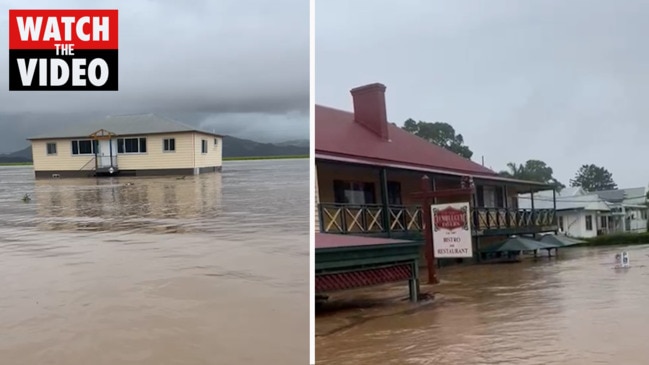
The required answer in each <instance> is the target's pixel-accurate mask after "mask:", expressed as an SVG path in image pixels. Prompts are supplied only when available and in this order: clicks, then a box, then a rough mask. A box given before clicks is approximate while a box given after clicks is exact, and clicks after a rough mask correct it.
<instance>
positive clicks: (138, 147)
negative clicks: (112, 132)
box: [117, 137, 146, 153]
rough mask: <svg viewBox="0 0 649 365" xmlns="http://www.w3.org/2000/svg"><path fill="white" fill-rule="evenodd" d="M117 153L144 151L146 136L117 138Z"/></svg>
mask: <svg viewBox="0 0 649 365" xmlns="http://www.w3.org/2000/svg"><path fill="white" fill-rule="evenodd" d="M117 153H146V138H143V137H140V138H118V139H117Z"/></svg>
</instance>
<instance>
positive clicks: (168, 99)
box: [0, 0, 309, 153]
mask: <svg viewBox="0 0 649 365" xmlns="http://www.w3.org/2000/svg"><path fill="white" fill-rule="evenodd" d="M116 4H119V5H118V6H117V5H116ZM23 8H28V9H29V8H32V9H38V8H45V9H56V8H80V9H86V8H100V9H101V8H105V9H114V8H117V9H119V27H120V28H119V35H120V38H119V47H120V49H119V52H120V53H119V55H120V60H119V88H120V90H119V91H118V92H84V93H81V92H74V93H73V92H9V91H7V90H8V75H7V71H6V68H3V70H5V71H2V72H0V131H2V133H0V153H3V152H11V151H14V150H16V149H19V148H24V147H26V146H27V145H28V143H27V142H26V141H25V138H27V137H28V136H29V135H32V134H34V133H35V132H39V131H44V129H47V130H50V129H52V128H55V127H56V126H57V125H60V124H61V123H71V122H78V121H83V120H88V119H96V118H97V117H103V116H106V115H111V114H127V113H128V114H130V113H151V112H152V113H158V114H161V115H166V116H171V117H174V118H177V119H179V120H181V121H184V122H188V123H193V124H195V125H202V126H203V127H205V128H208V129H210V130H212V129H216V130H217V131H218V132H219V133H222V134H231V135H234V136H237V137H243V138H251V139H255V140H260V141H283V140H292V139H308V138H309V116H308V111H309V2H308V1H305V0H274V1H272V2H269V1H266V0H245V1H240V0H218V1H208V0H195V1H187V2H184V1H171V0H148V1H147V0H133V1H118V2H116V1H114V0H113V1H101V0H100V1H93V2H88V1H82V0H57V1H51V0H50V1H44V0H34V1H30V2H29V4H26V3H25V2H24V1H18V0H10V1H9V0H0V35H3V36H0V50H2V53H0V59H5V60H6V59H7V58H8V44H7V39H8V37H7V36H6V32H7V29H8V23H7V21H8V9H23ZM2 85H4V86H2Z"/></svg>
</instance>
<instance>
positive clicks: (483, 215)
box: [318, 203, 557, 234]
mask: <svg viewBox="0 0 649 365" xmlns="http://www.w3.org/2000/svg"><path fill="white" fill-rule="evenodd" d="M384 209H385V208H384V207H383V205H381V204H368V205H351V204H333V203H321V204H319V207H318V211H319V220H318V222H319V224H320V231H321V232H324V233H384V232H387V231H388V228H389V231H390V232H418V231H421V229H422V228H421V227H422V224H421V219H422V214H421V207H420V206H405V205H390V206H388V208H387V212H384ZM386 213H387V214H386ZM471 219H472V222H471V223H472V228H473V230H474V233H475V234H489V233H491V231H502V232H503V233H506V231H508V230H509V231H516V232H519V233H525V232H527V231H530V232H534V231H539V230H547V229H550V228H552V227H555V226H556V225H557V221H556V211H555V210H553V209H534V210H532V209H512V208H482V207H476V208H473V209H472V210H471Z"/></svg>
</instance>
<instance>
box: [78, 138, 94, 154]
mask: <svg viewBox="0 0 649 365" xmlns="http://www.w3.org/2000/svg"><path fill="white" fill-rule="evenodd" d="M96 150H97V141H93V140H90V139H82V140H75V141H72V154H73V155H93V154H95V151H96Z"/></svg>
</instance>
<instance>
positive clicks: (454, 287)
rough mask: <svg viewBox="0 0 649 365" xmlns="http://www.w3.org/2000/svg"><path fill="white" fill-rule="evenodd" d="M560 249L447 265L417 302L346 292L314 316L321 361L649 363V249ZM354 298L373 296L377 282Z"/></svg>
mask: <svg viewBox="0 0 649 365" xmlns="http://www.w3.org/2000/svg"><path fill="white" fill-rule="evenodd" d="M621 249H626V250H628V251H629V252H630V255H631V258H632V262H633V266H632V267H631V268H630V269H628V270H614V269H613V256H614V254H615V252H616V251H618V250H621ZM560 254H561V255H560V258H559V259H558V260H556V261H555V260H552V261H548V260H542V261H538V262H523V263H520V264H506V265H478V266H465V267H450V268H444V269H442V270H441V271H440V277H441V278H442V283H441V284H440V285H438V286H435V287H434V290H435V291H436V292H438V293H437V297H436V299H435V300H434V301H432V302H429V303H422V304H418V305H415V306H413V305H411V304H405V303H404V302H402V301H401V298H399V300H397V301H394V302H393V303H392V304H391V305H375V306H372V305H358V303H354V302H355V301H358V299H354V297H352V296H351V293H349V294H350V295H349V296H345V295H341V297H342V299H339V301H341V303H343V304H340V303H339V305H342V308H344V307H345V306H349V308H348V309H346V310H342V311H337V312H334V313H333V314H332V313H328V314H323V315H319V316H317V319H316V333H317V334H318V335H317V338H316V356H317V363H318V364H343V363H344V364H350V365H355V364H358V365H365V364H376V363H381V364H523V365H527V364H562V365H563V364H566V365H567V364H614V363H615V364H617V363H619V364H645V363H646V359H647V357H648V356H649V348H647V346H646V345H645V344H644V342H645V340H644V338H645V337H644V334H645V333H646V328H648V327H647V325H649V317H647V316H646V308H648V307H649V296H647V295H646V293H647V292H648V291H649V280H647V279H648V278H649V277H648V275H649V246H636V247H625V248H617V249H615V250H613V249H610V248H574V249H564V250H563V251H561V252H560ZM400 289H401V291H402V292H403V288H400ZM402 294H403V293H402ZM355 295H357V296H360V297H363V298H365V299H364V300H367V297H368V296H369V297H370V298H371V296H372V289H369V290H363V291H359V292H356V293H355ZM334 298H335V296H334ZM370 303H371V302H370ZM377 303H379V302H378V301H377ZM336 328H339V329H340V330H336Z"/></svg>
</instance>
